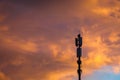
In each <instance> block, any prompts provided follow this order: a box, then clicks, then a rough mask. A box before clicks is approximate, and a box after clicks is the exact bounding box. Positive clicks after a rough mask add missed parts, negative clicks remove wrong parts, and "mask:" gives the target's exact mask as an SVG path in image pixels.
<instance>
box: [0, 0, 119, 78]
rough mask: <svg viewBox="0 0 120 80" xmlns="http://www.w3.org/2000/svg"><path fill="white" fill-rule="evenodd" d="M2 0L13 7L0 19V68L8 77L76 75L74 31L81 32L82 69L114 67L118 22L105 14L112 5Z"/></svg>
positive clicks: (112, 10)
mask: <svg viewBox="0 0 120 80" xmlns="http://www.w3.org/2000/svg"><path fill="white" fill-rule="evenodd" d="M6 2H8V3H9V5H11V6H12V7H10V8H11V9H10V10H13V11H10V13H9V11H8V10H7V9H6V10H7V11H8V14H9V16H8V17H6V18H5V20H3V21H2V24H5V25H6V26H4V25H3V26H0V43H1V45H0V48H1V49H0V53H1V54H0V56H1V58H0V69H1V70H2V71H3V72H4V73H5V74H7V75H9V77H10V79H12V80H16V79H17V80H54V79H55V80H64V79H65V80H67V79H69V80H70V79H76V77H77V72H76V71H77V63H76V49H75V45H74V38H75V36H76V34H77V33H78V32H79V31H80V32H82V37H83V47H82V49H83V57H82V61H83V63H82V69H83V75H84V76H86V74H88V75H89V74H93V73H94V71H95V70H99V69H101V68H103V67H105V66H111V67H112V68H113V70H112V71H113V72H114V73H119V69H118V66H119V64H120V62H119V59H120V56H119V48H120V44H119V39H120V38H119V37H120V36H119V30H120V28H119V26H120V25H119V20H118V19H116V18H108V17H110V16H111V13H114V14H116V12H117V14H116V15H118V14H119V9H118V8H117V7H118V6H117V7H116V6H115V7H113V8H111V7H112V6H111V5H110V4H108V2H109V1H105V2H104V1H99V0H90V1H86V0H85V1H81V2H79V1H75V2H74V3H73V4H72V2H70V3H68V1H66V2H65V3H64V1H63V2H61V3H58V2H56V1H55V2H53V3H52V1H51V2H50V3H48V2H46V1H43V2H42V1H39V2H41V3H40V4H42V3H44V4H42V6H46V5H47V4H49V8H48V7H46V8H47V9H46V8H44V7H42V10H41V9H40V8H39V7H41V5H40V6H39V5H37V4H36V5H37V6H33V5H35V4H34V3H37V1H36V0H35V2H34V1H30V3H28V1H23V0H22V1H14V0H11V1H6ZM32 2H33V3H32ZM55 3H56V4H55ZM62 3H63V4H62ZM105 3H107V5H106V6H104V5H105ZM31 4H32V5H31ZM38 4H39V3H38ZM51 4H54V5H52V6H50V5H51ZM61 4H62V5H63V6H61ZM65 4H67V5H65ZM56 5H57V6H56ZM90 6H91V7H90ZM99 15H100V16H99ZM31 53H32V54H31ZM116 66H117V67H116Z"/></svg>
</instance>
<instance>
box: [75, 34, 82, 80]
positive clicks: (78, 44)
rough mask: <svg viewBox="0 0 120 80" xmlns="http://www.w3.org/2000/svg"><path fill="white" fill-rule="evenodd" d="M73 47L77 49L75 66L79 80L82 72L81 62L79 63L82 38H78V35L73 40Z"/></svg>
mask: <svg viewBox="0 0 120 80" xmlns="http://www.w3.org/2000/svg"><path fill="white" fill-rule="evenodd" d="M75 45H76V47H77V58H78V60H77V64H78V70H77V72H78V80H81V73H82V70H81V64H82V61H81V56H82V49H81V47H82V37H81V36H80V34H78V36H77V38H75Z"/></svg>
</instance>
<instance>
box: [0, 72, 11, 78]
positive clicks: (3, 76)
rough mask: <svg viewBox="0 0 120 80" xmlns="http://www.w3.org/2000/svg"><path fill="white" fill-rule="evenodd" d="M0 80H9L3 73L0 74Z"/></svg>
mask: <svg viewBox="0 0 120 80" xmlns="http://www.w3.org/2000/svg"><path fill="white" fill-rule="evenodd" d="M0 80H10V79H9V78H8V77H7V76H6V75H5V74H4V73H2V72H0Z"/></svg>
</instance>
